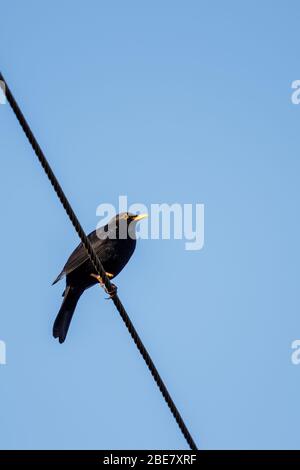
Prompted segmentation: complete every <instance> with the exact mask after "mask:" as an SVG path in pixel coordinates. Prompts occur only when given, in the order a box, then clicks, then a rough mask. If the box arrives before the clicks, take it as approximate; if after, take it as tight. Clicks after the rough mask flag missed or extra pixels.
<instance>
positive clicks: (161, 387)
mask: <svg viewBox="0 0 300 470" xmlns="http://www.w3.org/2000/svg"><path fill="white" fill-rule="evenodd" d="M0 80H1V81H2V82H3V83H4V85H5V90H4V91H5V95H6V98H7V101H8V102H9V104H10V106H11V108H12V110H13V111H14V113H15V115H16V118H17V120H18V121H19V123H20V125H21V127H22V129H23V131H24V133H25V135H26V137H27V139H28V140H29V142H30V144H31V146H32V148H33V150H34V152H35V154H36V156H37V158H38V160H39V162H40V164H41V165H42V167H43V169H44V171H45V173H46V175H47V176H48V179H49V181H50V183H51V184H52V186H53V188H54V190H55V192H56V194H57V196H58V198H59V200H60V202H61V204H62V205H63V207H64V209H65V211H66V213H67V214H68V216H69V219H70V221H71V222H72V224H73V226H74V228H75V230H76V232H77V234H78V236H79V238H80V239H81V242H82V244H83V246H84V247H85V249H86V251H87V253H88V255H89V257H90V259H91V262H92V264H93V266H94V268H95V270H96V272H97V274H98V275H100V276H101V279H102V280H103V283H104V285H105V288H106V290H107V291H108V292H114V289H113V286H112V284H111V282H110V280H109V278H108V277H107V276H106V273H105V271H104V268H103V266H102V263H101V261H100V259H99V258H98V256H97V255H96V253H95V252H94V249H93V247H92V245H91V243H90V241H89V239H88V237H87V236H86V234H85V232H84V230H83V228H82V226H81V224H80V222H79V220H78V218H77V217H76V215H75V212H74V211H73V209H72V207H71V205H70V203H69V201H68V199H67V197H66V195H65V193H64V191H63V189H62V187H61V186H60V184H59V182H58V180H57V178H56V176H55V174H54V173H53V171H52V169H51V167H50V165H49V163H48V161H47V159H46V157H45V155H44V153H43V151H42V149H41V147H40V146H39V144H38V142H37V140H36V138H35V137H34V135H33V132H32V131H31V129H30V127H29V124H28V123H27V121H26V119H25V117H24V115H23V113H22V111H21V110H20V108H19V106H18V104H17V102H16V100H15V99H14V97H13V95H12V93H11V91H10V89H9V87H8V85H7V82H6V80H5V79H4V77H3V75H2V73H1V72H0ZM112 301H113V303H114V304H115V306H116V308H117V310H118V312H119V314H120V315H121V318H122V320H123V321H124V323H125V325H126V327H127V329H128V331H129V333H130V335H131V337H132V339H133V341H134V342H135V344H136V346H137V348H138V350H139V351H140V353H141V355H142V357H143V359H144V361H145V362H146V364H147V366H148V368H149V370H150V372H151V374H152V376H153V378H154V380H155V382H156V384H157V386H158V388H159V390H160V391H161V393H162V395H163V397H164V399H165V401H166V403H167V405H168V407H169V408H170V410H171V413H172V415H173V416H174V418H175V420H176V422H177V424H178V426H179V428H180V430H181V432H182V434H183V435H184V437H185V439H186V441H187V443H188V445H189V447H190V448H191V449H192V450H197V446H196V444H195V442H194V440H193V438H192V436H191V434H190V432H189V430H188V428H187V427H186V425H185V423H184V421H183V419H182V417H181V415H180V413H179V411H178V409H177V407H176V405H175V403H174V401H173V400H172V398H171V395H170V394H169V392H168V390H167V387H166V386H165V384H164V382H163V380H162V378H161V376H160V375H159V373H158V370H157V369H156V367H155V365H154V363H153V361H152V359H151V357H150V355H149V353H148V351H147V349H146V348H145V346H144V344H143V342H142V340H141V338H140V337H139V335H138V333H137V331H136V329H135V328H134V326H133V324H132V322H131V320H130V318H129V316H128V314H127V312H126V310H125V308H124V306H123V304H122V302H121V300H120V299H119V297H118V295H117V293H116V292H114V294H113V295H112Z"/></svg>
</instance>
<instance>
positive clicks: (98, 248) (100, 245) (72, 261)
mask: <svg viewBox="0 0 300 470" xmlns="http://www.w3.org/2000/svg"><path fill="white" fill-rule="evenodd" d="M100 231H101V229H100ZM98 234H99V235H100V233H99V232H98ZM88 238H89V240H90V242H91V244H92V246H93V248H94V250H95V252H96V254H97V255H98V256H99V257H100V258H101V254H102V253H104V252H105V246H106V242H107V238H104V239H101V238H99V237H98V235H97V231H96V230H94V232H92V233H90V234H89V235H88ZM88 259H89V256H88V254H87V252H86V249H85V248H84V246H83V245H82V243H80V244H79V245H78V246H77V248H75V250H74V251H73V253H72V254H71V256H70V257H69V259H68V261H67V262H66V264H65V266H64V268H63V270H62V272H61V273H60V274H59V275H58V277H57V278H56V279H55V281H54V282H53V284H56V282H58V281H60V280H61V279H62V278H63V277H64V276H66V275H67V274H69V273H71V272H72V271H74V269H76V268H78V267H79V266H81V265H82V264H83V263H84V262H85V261H87V260H88Z"/></svg>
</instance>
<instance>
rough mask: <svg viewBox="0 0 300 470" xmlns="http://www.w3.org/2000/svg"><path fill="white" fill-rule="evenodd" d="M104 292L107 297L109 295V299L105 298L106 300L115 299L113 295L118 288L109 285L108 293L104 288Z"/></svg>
mask: <svg viewBox="0 0 300 470" xmlns="http://www.w3.org/2000/svg"><path fill="white" fill-rule="evenodd" d="M104 290H105V292H106V293H107V295H109V297H106V300H110V299H112V298H113V297H115V295H117V292H118V287H117V286H116V285H115V284H113V283H111V290H110V291H109V290H108V289H106V287H105V288H104Z"/></svg>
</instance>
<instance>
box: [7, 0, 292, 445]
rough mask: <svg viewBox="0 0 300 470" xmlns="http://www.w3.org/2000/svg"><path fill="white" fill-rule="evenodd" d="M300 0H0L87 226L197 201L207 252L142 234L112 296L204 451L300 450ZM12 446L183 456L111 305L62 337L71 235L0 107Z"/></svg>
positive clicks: (40, 116)
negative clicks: (125, 203) (297, 361)
mask: <svg viewBox="0 0 300 470" xmlns="http://www.w3.org/2000/svg"><path fill="white" fill-rule="evenodd" d="M299 17H300V7H299V3H298V2H295V1H292V0H291V1H290V2H288V3H287V2H283V1H272V2H271V1H267V0H265V1H244V2H238V1H228V2H226V3H225V2H222V1H213V2H208V1H193V0H190V1H189V2H183V1H176V0H175V1H174V0H172V1H168V0H164V1H157V0H153V1H151V2H140V1H133V0H128V1H126V2H122V1H113V2H103V1H90V0H88V1H87V2H85V3H84V4H83V3H82V2H78V1H76V2H71V1H63V2H49V1H48V2H47V1H45V2H38V1H30V0H29V1H27V2H21V1H11V2H2V3H1V29H0V42H1V54H0V57H1V61H0V63H1V66H0V68H1V70H2V72H3V73H4V75H5V76H6V78H7V80H8V82H9V83H10V86H11V88H12V90H13V92H14V94H15V96H16V98H17V100H18V102H19V104H20V106H21V108H22V109H23V111H24V113H25V115H26V117H27V119H28V121H29V122H30V124H31V126H32V128H33V130H34V132H35V134H36V136H37V138H38V140H39V142H40V144H41V146H42V148H43V149H44V151H45V153H46V155H47V157H48V159H49V161H50V163H51V164H52V165H53V169H54V170H55V172H56V174H57V176H58V178H59V179H60V181H61V183H62V185H63V187H64V189H65V191H66V193H67V195H68V197H69V198H70V201H71V202H72V204H73V207H74V209H75V211H76V213H77V215H78V216H79V218H80V220H81V222H82V224H83V226H84V227H85V229H86V231H87V232H89V231H91V230H93V229H94V228H95V226H96V224H97V222H98V218H97V217H96V207H97V206H98V205H99V204H100V203H102V202H109V203H113V204H116V203H117V201H118V196H119V195H122V194H126V195H127V196H128V199H129V202H130V203H133V202H143V203H145V204H146V205H150V204H151V203H163V202H167V203H173V202H179V203H193V204H196V203H204V204H205V246H204V249H203V250H201V251H199V252H187V251H185V250H184V242H183V241H178V240H176V241H174V240H173V241H172V240H171V241H164V240H154V241H151V240H143V241H141V242H140V243H139V244H138V247H137V250H136V253H135V255H134V258H133V259H132V260H131V262H130V263H129V265H128V266H127V267H126V269H125V270H124V271H123V272H122V273H121V274H120V276H119V277H118V278H117V279H116V284H117V285H118V287H119V294H120V297H121V299H122V300H123V301H124V304H125V306H126V308H127V309H128V311H129V313H130V316H131V319H132V321H133V323H134V324H135V326H136V328H137V330H138V332H139V333H140V335H141V337H142V338H143V340H144V342H145V345H146V346H147V348H148V350H149V352H150V354H151V355H152V357H153V359H154V361H155V363H156V365H157V367H158V369H159V371H160V373H161V375H162V376H163V378H164V380H165V382H166V384H167V385H168V387H169V390H170V392H171V394H172V396H173V398H174V400H175V402H176V404H177V406H178V408H179V409H180V411H181V412H182V415H183V416H184V418H185V420H186V423H187V424H188V427H189V428H190V431H191V433H192V435H193V437H194V439H195V440H196V441H197V443H198V445H199V447H200V448H203V449H249V448H250V449H253V448H257V449H261V448H270V449H276V448H282V449H289V448H298V449H299V448H300V447H299V437H298V435H299V430H298V423H299V420H300V408H299V387H300V366H298V367H297V366H295V365H292V363H291V359H290V356H291V353H292V351H291V342H292V341H293V340H295V339H299V338H300V322H299V318H300V315H299V287H298V282H299V265H300V249H299V239H300V224H299V216H298V213H299V202H300V198H299V171H300V163H299V139H298V135H299V124H300V106H296V105H293V104H292V102H291V93H292V90H291V83H292V81H293V80H297V79H299V78H300V76H299V75H300V72H299V64H298V60H297V58H298V49H299V48H298V44H299ZM0 135H1V157H2V158H1V159H0V165H1V166H0V171H1V176H2V178H1V185H0V199H1V221H2V230H1V233H0V239H1V246H2V252H1V257H2V263H1V265H2V269H1V285H2V289H1V301H0V308H1V315H0V340H3V341H5V342H6V345H7V365H5V366H0V383H1V387H0V399H1V407H0V420H1V431H0V432H1V439H0V446H1V448H3V449H15V448H22V449H32V448H36V449H46V448H47V449H52V448H59V449H76V448H79V449H105V448H108V449H118V448H120V449H132V448H136V449H139V448H141V449H144V448H147V449H165V448H169V449H184V448H186V444H185V441H184V439H183V437H182V436H181V434H180V432H179V430H178V428H177V427H176V425H175V423H174V421H173V418H172V416H171V415H170V413H169V410H168V409H167V407H166V406H165V403H164V402H163V400H162V398H161V396H160V394H159V392H158V390H157V388H156V386H155V384H154V382H153V380H152V378H151V377H150V375H149V373H148V370H147V368H146V366H145V365H144V363H143V361H142V359H141V357H140V356H139V354H138V352H137V350H136V348H135V346H134V345H133V343H132V341H131V339H130V337H129V335H128V333H127V331H126V329H125V327H124V326H123V323H122V321H121V319H120V317H119V316H118V314H117V313H116V311H115V309H114V307H113V304H112V303H111V302H108V301H106V300H105V299H104V294H103V292H102V291H100V289H99V288H96V287H95V288H93V289H91V290H89V291H88V292H87V293H86V294H85V295H84V296H83V297H82V299H81V300H80V303H79V305H78V308H77V311H76V315H75V317H74V321H73V323H72V325H71V329H70V333H69V336H68V338H67V341H66V343H65V344H64V345H59V344H58V343H57V342H56V341H54V339H53V338H52V335H51V329H52V323H53V320H54V318H55V315H56V313H57V311H58V309H59V307H60V302H61V293H62V290H63V288H64V286H63V283H60V284H57V285H55V286H53V287H51V282H52V280H53V279H54V278H55V277H56V275H57V274H58V272H59V271H60V269H61V268H62V266H63V264H64V262H65V260H66V258H67V257H68V255H69V254H70V251H71V250H72V249H73V248H74V247H75V246H76V245H77V243H78V240H77V237H76V234H75V233H74V230H73V228H72V227H71V225H70V223H69V221H68V219H67V218H66V216H65V213H64V211H63V210H62V208H61V207H60V205H59V203H58V201H57V199H56V197H55V195H54V193H53V190H52V188H51V187H50V186H49V184H48V182H47V180H46V178H45V176H44V175H43V173H42V171H41V168H40V167H39V165H38V163H37V161H36V159H35V156H34V155H33V153H32V150H31V148H30V146H29V145H28V143H27V141H26V139H25V137H24V135H23V133H22V132H21V129H20V128H19V125H18V124H17V122H16V120H15V118H14V116H13V114H12V112H11V110H10V108H9V106H6V105H5V106H0Z"/></svg>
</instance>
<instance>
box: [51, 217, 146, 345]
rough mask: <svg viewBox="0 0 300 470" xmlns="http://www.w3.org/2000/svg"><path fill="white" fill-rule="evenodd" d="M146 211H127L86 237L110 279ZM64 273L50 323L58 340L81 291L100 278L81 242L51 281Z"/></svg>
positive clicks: (120, 266) (127, 256)
mask: <svg viewBox="0 0 300 470" xmlns="http://www.w3.org/2000/svg"><path fill="white" fill-rule="evenodd" d="M145 217H147V214H140V215H134V214H130V213H128V212H124V213H121V214H118V215H117V216H116V217H113V218H112V219H111V220H110V222H109V223H108V224H107V225H105V226H103V227H101V228H99V229H97V230H95V231H94V232H92V233H90V234H89V235H88V238H89V240H90V242H91V244H92V246H93V248H94V250H95V252H96V254H97V255H98V257H99V258H100V260H101V263H102V265H103V268H104V270H105V272H106V274H107V276H108V277H109V278H110V279H113V278H114V277H116V276H117V275H118V274H119V273H120V272H121V271H122V269H123V268H124V266H125V265H126V264H127V263H128V261H129V260H130V258H131V256H132V255H133V252H134V250H135V246H136V231H135V230H136V224H137V222H138V221H139V220H142V219H144V218H145ZM64 276H66V288H65V291H64V293H63V297H64V300H63V303H62V306H61V308H60V310H59V312H58V315H57V317H56V319H55V322H54V325H53V336H54V338H58V339H59V342H60V343H63V342H64V341H65V339H66V336H67V333H68V329H69V326H70V323H71V320H72V317H73V313H74V310H75V308H76V305H77V302H78V300H79V298H80V296H81V294H82V293H83V292H84V291H85V290H86V289H88V288H89V287H91V286H93V285H95V284H97V283H100V284H103V283H102V280H101V279H100V278H99V276H97V275H96V273H95V269H94V268H93V265H92V263H91V261H90V258H89V256H88V254H87V252H86V250H85V248H84V247H83V245H82V243H80V245H78V247H77V248H76V249H75V250H74V251H73V253H72V254H71V256H70V257H69V259H68V261H67V262H66V264H65V266H64V268H63V270H62V272H61V273H60V274H59V276H58V277H57V278H56V279H55V281H54V282H53V284H55V283H56V282H58V281H60V280H61V279H62V278H63V277H64Z"/></svg>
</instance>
